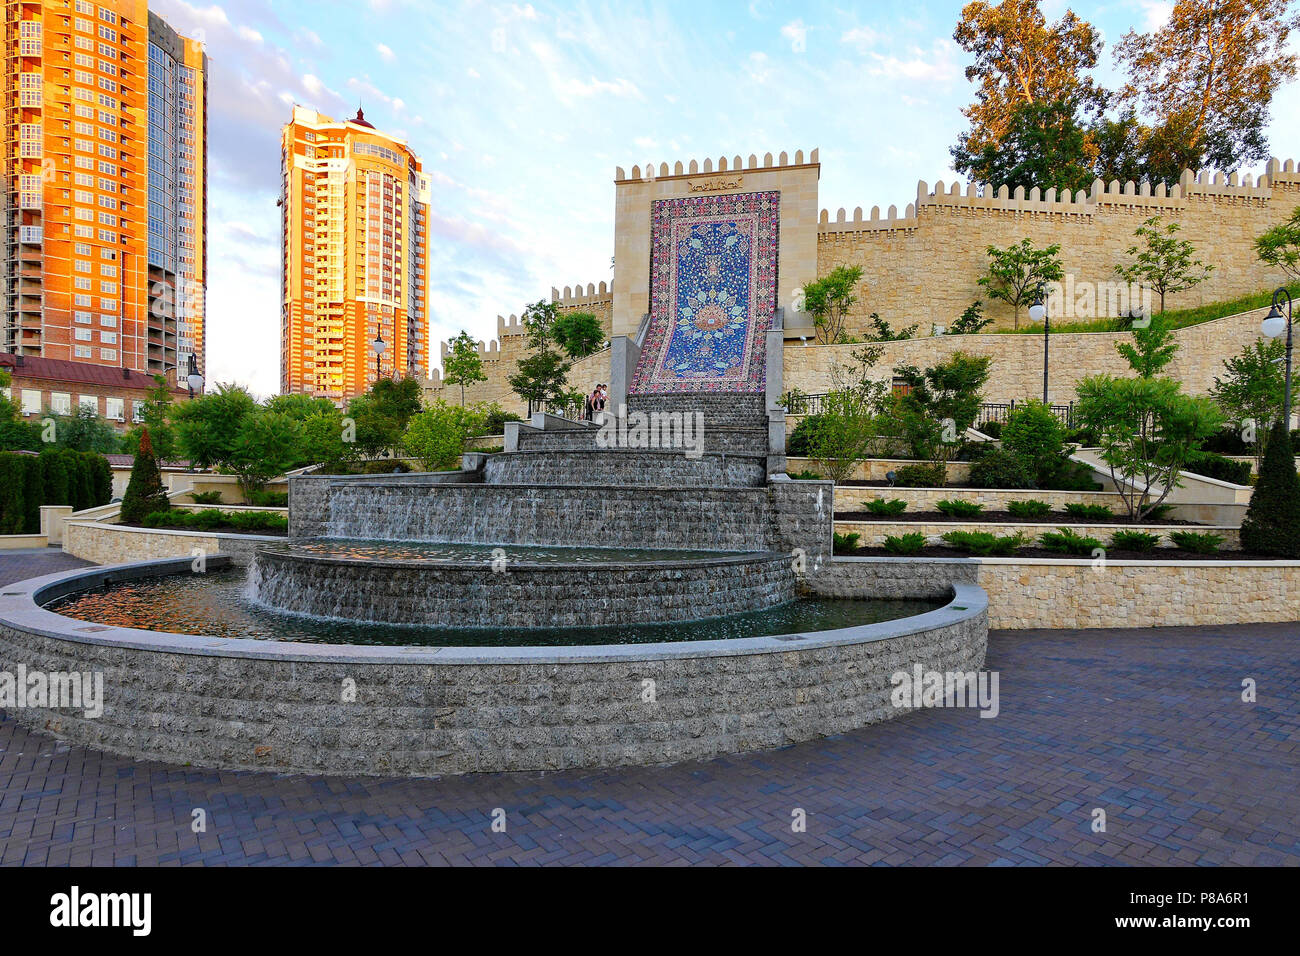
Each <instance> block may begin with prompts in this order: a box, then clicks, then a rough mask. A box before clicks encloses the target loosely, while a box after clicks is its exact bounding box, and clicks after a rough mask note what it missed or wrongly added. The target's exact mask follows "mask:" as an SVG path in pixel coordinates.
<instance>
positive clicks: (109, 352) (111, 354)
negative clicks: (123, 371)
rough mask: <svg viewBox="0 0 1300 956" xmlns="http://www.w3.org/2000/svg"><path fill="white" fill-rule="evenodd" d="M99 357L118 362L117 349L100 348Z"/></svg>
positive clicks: (106, 360)
mask: <svg viewBox="0 0 1300 956" xmlns="http://www.w3.org/2000/svg"><path fill="white" fill-rule="evenodd" d="M99 357H100V358H101V359H103V360H104V361H105V362H116V361H117V349H100V350H99Z"/></svg>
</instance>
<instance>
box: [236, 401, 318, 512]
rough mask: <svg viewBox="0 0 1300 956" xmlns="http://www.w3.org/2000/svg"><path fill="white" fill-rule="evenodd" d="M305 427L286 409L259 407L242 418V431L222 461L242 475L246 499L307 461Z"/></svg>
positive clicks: (240, 477) (242, 489) (237, 433)
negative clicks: (286, 411) (273, 409)
mask: <svg viewBox="0 0 1300 956" xmlns="http://www.w3.org/2000/svg"><path fill="white" fill-rule="evenodd" d="M303 463H304V462H303V460H302V430H301V425H300V423H299V422H297V421H295V420H294V419H293V418H291V417H290V416H289V415H287V414H285V413H284V412H277V411H271V410H270V409H268V408H259V409H257V410H256V411H255V412H253V413H252V414H250V415H247V416H245V417H244V419H243V421H241V422H240V425H239V431H238V432H236V434H235V440H234V442H233V444H232V445H231V448H230V453H229V455H228V456H227V457H226V458H225V460H224V461H223V462H222V464H224V465H225V466H226V467H227V468H229V469H230V470H231V471H232V472H234V473H235V476H236V477H237V478H238V479H239V488H240V490H241V491H242V492H243V493H244V500H245V501H251V500H252V493H253V492H254V491H260V490H262V488H263V487H265V485H266V483H267V481H269V480H270V479H272V478H274V477H276V476H277V475H282V474H284V473H285V472H286V471H289V470H290V469H291V468H296V467H298V466H299V465H301V464H303Z"/></svg>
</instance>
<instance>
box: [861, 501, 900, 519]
mask: <svg viewBox="0 0 1300 956" xmlns="http://www.w3.org/2000/svg"><path fill="white" fill-rule="evenodd" d="M863 507H865V508H866V509H867V510H868V511H870V512H871V513H872V514H873V515H879V516H880V517H882V518H891V517H893V516H895V515H901V514H902V513H903V512H904V511H906V510H907V502H906V501H904V500H903V499H902V498H891V499H889V500H885V499H884V498H873V499H871V500H870V501H868V502H867V503H866V504H865V505H863Z"/></svg>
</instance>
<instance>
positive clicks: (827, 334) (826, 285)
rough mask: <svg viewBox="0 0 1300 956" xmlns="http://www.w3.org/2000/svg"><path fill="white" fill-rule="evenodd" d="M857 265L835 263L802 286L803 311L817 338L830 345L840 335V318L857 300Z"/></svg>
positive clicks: (858, 271) (860, 269)
mask: <svg viewBox="0 0 1300 956" xmlns="http://www.w3.org/2000/svg"><path fill="white" fill-rule="evenodd" d="M861 281H862V267H861V266H836V267H835V268H834V269H832V270H831V271H830V272H829V273H828V274H826V275H824V276H822V277H821V278H820V279H815V280H813V281H812V282H809V283H808V284H806V285H805V286H804V287H803V299H804V311H806V312H807V313H808V314H809V315H811V316H812V317H813V328H814V329H816V332H817V341H818V342H820V343H821V344H822V345H834V344H835V343H836V342H839V341H841V339H843V337H844V320H845V318H846V317H847V316H848V313H849V309H851V308H852V307H853V303H855V302H857V301H858V296H857V291H856V290H857V286H858V283H859V282H861Z"/></svg>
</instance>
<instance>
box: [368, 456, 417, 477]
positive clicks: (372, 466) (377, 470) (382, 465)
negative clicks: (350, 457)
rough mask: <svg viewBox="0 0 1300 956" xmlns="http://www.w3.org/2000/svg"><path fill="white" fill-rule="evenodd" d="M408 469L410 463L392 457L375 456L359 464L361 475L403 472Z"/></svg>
mask: <svg viewBox="0 0 1300 956" xmlns="http://www.w3.org/2000/svg"><path fill="white" fill-rule="evenodd" d="M410 470H411V466H410V465H408V464H407V463H406V462H404V461H401V460H400V459H394V458H376V459H375V460H374V461H368V462H366V463H365V464H364V465H362V466H361V473H362V474H363V475H391V474H392V473H393V472H400V473H405V472H408V471H410Z"/></svg>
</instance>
